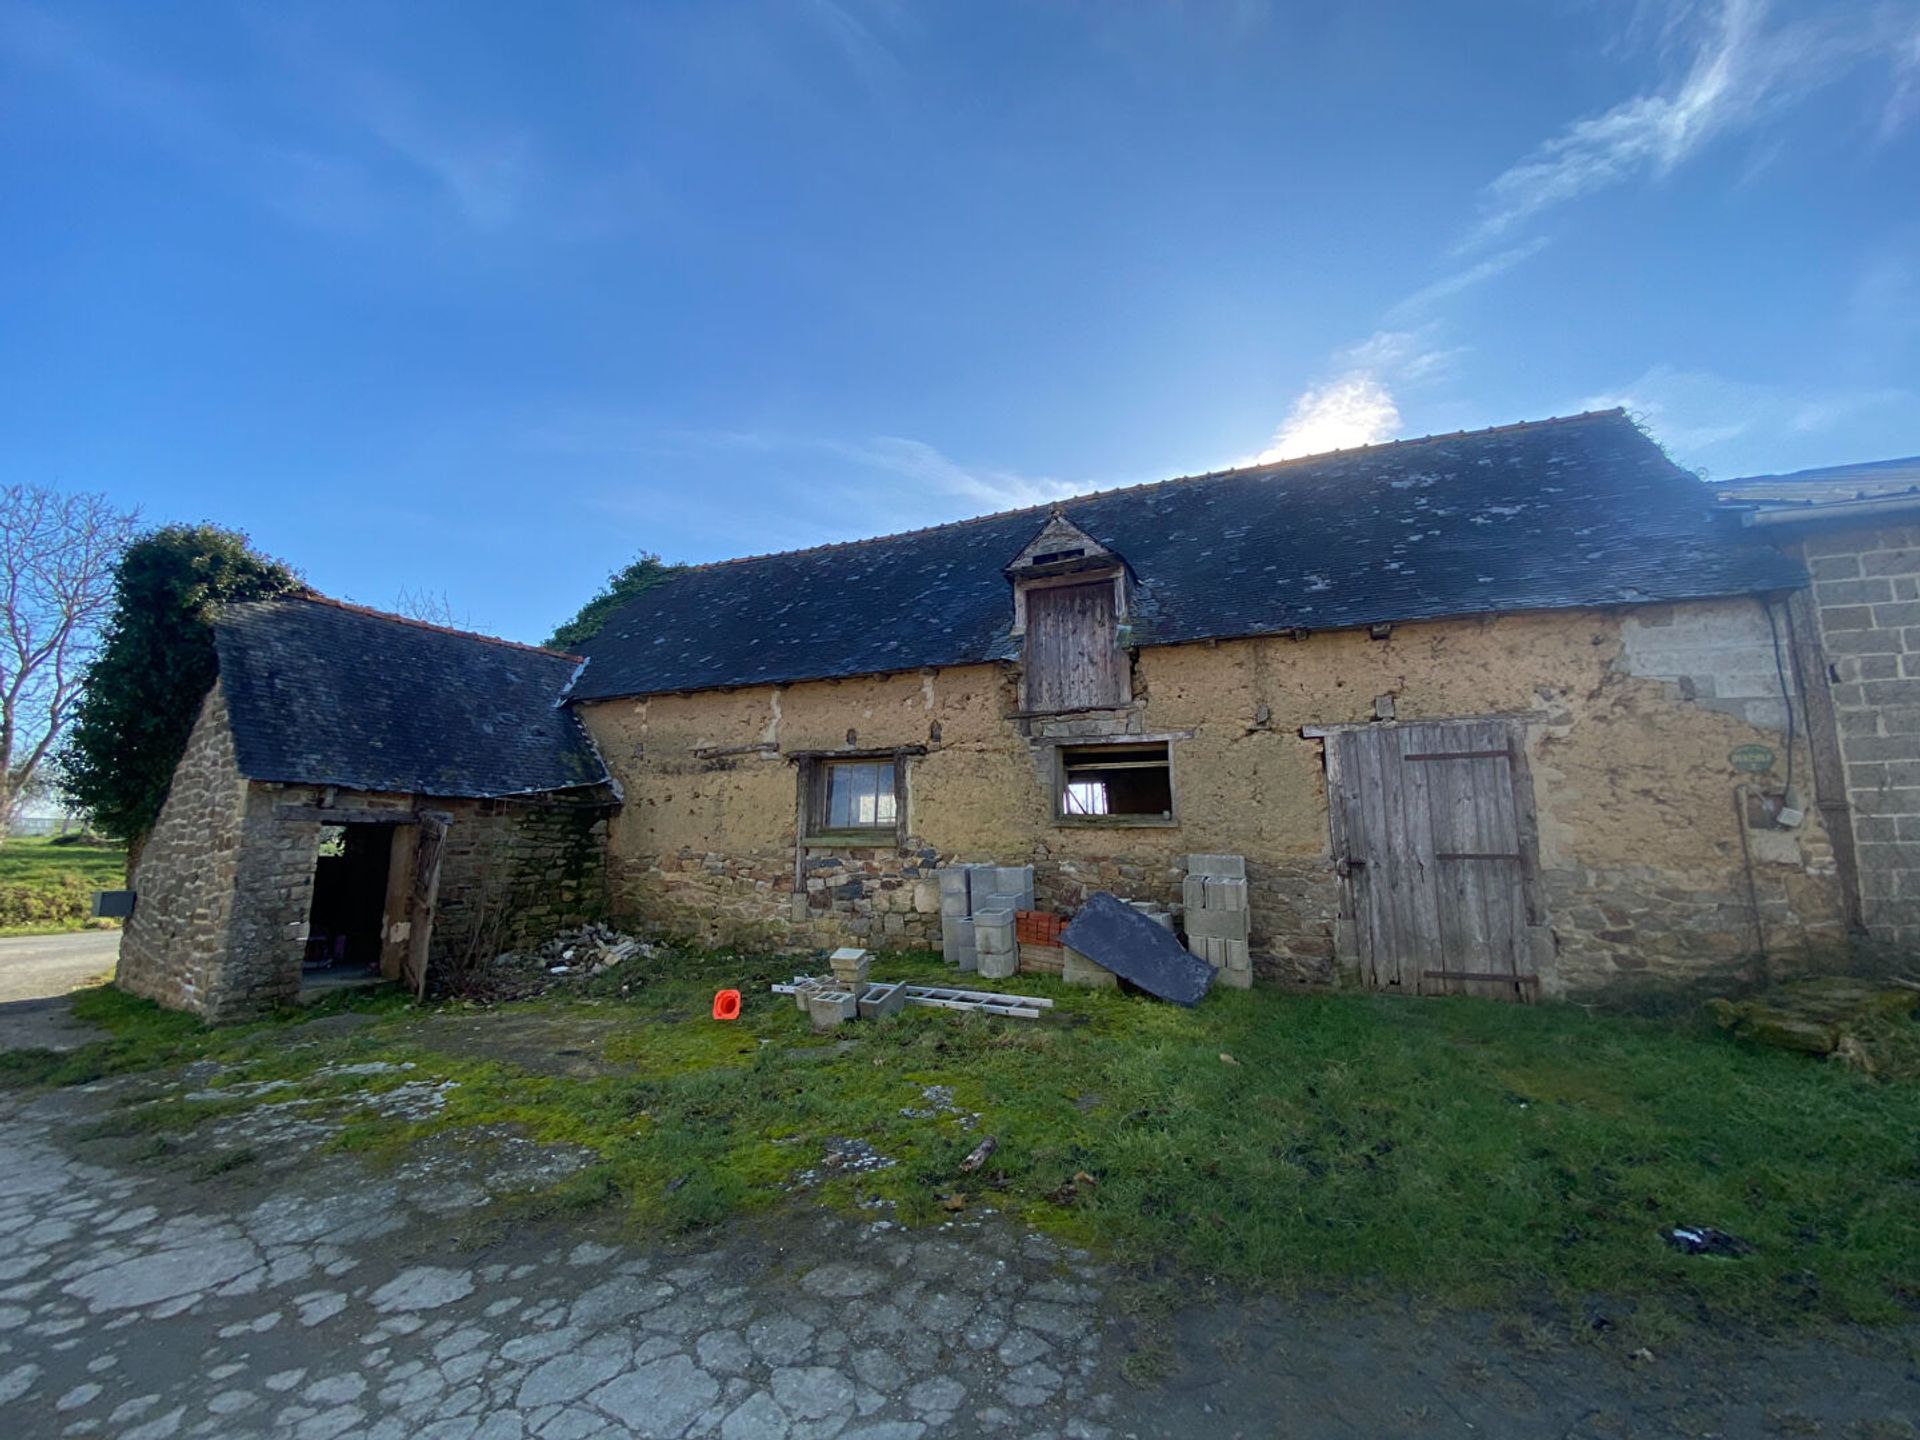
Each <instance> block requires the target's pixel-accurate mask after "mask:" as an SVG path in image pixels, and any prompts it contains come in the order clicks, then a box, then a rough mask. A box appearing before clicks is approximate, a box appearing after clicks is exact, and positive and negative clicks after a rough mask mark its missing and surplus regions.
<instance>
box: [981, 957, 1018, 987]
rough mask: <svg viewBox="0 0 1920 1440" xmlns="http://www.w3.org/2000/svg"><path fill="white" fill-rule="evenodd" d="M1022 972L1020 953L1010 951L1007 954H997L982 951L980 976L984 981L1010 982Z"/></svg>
mask: <svg viewBox="0 0 1920 1440" xmlns="http://www.w3.org/2000/svg"><path fill="white" fill-rule="evenodd" d="M1019 970H1020V952H1019V951H1017V950H1009V951H1007V952H1006V953H1005V954H995V953H993V952H991V951H987V950H982V951H981V952H980V957H979V974H980V978H981V979H982V980H1009V979H1011V978H1012V977H1013V976H1014V975H1016V974H1018V973H1019Z"/></svg>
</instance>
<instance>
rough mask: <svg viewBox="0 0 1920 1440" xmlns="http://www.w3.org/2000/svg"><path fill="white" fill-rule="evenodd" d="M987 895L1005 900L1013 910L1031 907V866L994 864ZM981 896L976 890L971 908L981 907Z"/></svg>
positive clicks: (976, 909) (978, 908) (977, 908)
mask: <svg viewBox="0 0 1920 1440" xmlns="http://www.w3.org/2000/svg"><path fill="white" fill-rule="evenodd" d="M987 883H988V889H987V895H988V896H990V897H992V898H993V899H995V900H1007V901H1010V902H1011V903H1012V907H1013V908H1014V909H1015V910H1031V909H1033V867H1032V866H1031V865H996V866H994V867H993V873H992V876H991V878H990V879H989V880H988V882H987ZM983 898H984V897H982V896H981V895H980V894H979V893H978V892H977V891H976V893H975V895H974V899H973V908H974V910H975V911H976V912H977V911H979V910H981V909H983V908H985V907H984V906H983V905H982V903H981V902H982V899H983Z"/></svg>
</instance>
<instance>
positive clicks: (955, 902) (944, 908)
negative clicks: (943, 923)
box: [940, 885, 972, 919]
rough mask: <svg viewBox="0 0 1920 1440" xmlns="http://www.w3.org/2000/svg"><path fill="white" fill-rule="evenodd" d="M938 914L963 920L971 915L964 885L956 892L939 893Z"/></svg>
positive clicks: (943, 891)
mask: <svg viewBox="0 0 1920 1440" xmlns="http://www.w3.org/2000/svg"><path fill="white" fill-rule="evenodd" d="M940 913H941V914H942V915H953V916H957V917H959V918H961V919H965V918H966V916H968V915H969V914H971V913H972V911H971V910H970V908H969V906H968V902H967V891H966V887H965V886H964V885H963V886H962V887H961V888H960V889H959V890H957V891H954V890H942V891H941V892H940Z"/></svg>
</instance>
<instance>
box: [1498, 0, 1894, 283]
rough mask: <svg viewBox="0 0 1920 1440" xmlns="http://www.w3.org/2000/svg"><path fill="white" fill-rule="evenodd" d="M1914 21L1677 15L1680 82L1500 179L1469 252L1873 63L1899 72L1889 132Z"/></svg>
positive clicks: (1600, 118)
mask: <svg viewBox="0 0 1920 1440" xmlns="http://www.w3.org/2000/svg"><path fill="white" fill-rule="evenodd" d="M1915 23H1916V22H1915V17H1914V14H1913V12H1912V10H1911V9H1910V8H1907V7H1904V6H1902V7H1899V8H1893V7H1886V6H1877V7H1876V6H1866V5H1847V6H1842V7H1836V8H1835V9H1834V10H1833V11H1832V12H1830V13H1827V14H1821V15H1816V16H1812V17H1809V18H1805V19H1800V20H1795V21H1790V22H1786V23H1782V24H1779V25H1770V24H1769V23H1768V6H1767V4H1766V0H1720V3H1718V4H1717V5H1715V6H1713V7H1711V8H1708V7H1703V6H1698V5H1689V6H1683V7H1680V8H1679V9H1678V10H1676V11H1674V12H1673V14H1672V15H1671V16H1670V17H1669V19H1668V20H1667V22H1666V23H1665V25H1664V26H1663V29H1662V42H1663V48H1668V49H1672V48H1678V47H1682V46H1684V47H1686V48H1687V50H1688V58H1687V60H1686V63H1685V68H1684V71H1683V73H1681V74H1680V75H1679V77H1678V78H1677V80H1676V81H1675V82H1674V83H1673V84H1671V85H1669V86H1668V87H1666V88H1665V89H1663V90H1660V91H1656V92H1654V93H1651V94H1644V95H1636V96H1633V97H1632V98H1630V99H1627V100H1623V101H1621V102H1620V103H1619V104H1617V105H1615V106H1614V107H1613V108H1611V109H1609V110H1606V111H1604V112H1602V113H1601V114H1598V115H1592V116H1588V117H1586V118H1585V119H1581V120H1578V121H1575V122H1574V123H1573V124H1571V125H1569V126H1568V127H1567V128H1566V129H1565V130H1563V131H1561V133H1560V134H1558V135H1556V136H1554V137H1553V138H1551V139H1549V140H1547V141H1546V142H1545V143H1543V144H1541V145H1539V146H1538V147H1536V148H1535V149H1534V150H1533V152H1532V153H1531V154H1529V155H1527V156H1525V157H1524V158H1523V159H1521V160H1520V161H1519V162H1518V163H1516V164H1514V165H1513V166H1511V167H1509V168H1508V169H1507V170H1506V171H1504V172H1503V173H1501V174H1500V175H1499V176H1497V177H1496V178H1495V179H1494V180H1493V181H1492V182H1491V183H1490V184H1489V185H1488V186H1487V187H1486V190H1485V192H1484V194H1483V196H1482V206H1481V217H1480V221H1479V223H1478V225H1476V226H1475V227H1474V229H1473V231H1472V233H1471V234H1470V235H1469V236H1468V239H1467V241H1466V245H1467V246H1468V247H1471V246H1475V245H1479V244H1484V243H1486V242H1488V241H1490V240H1493V239H1495V238H1496V237H1498V236H1501V235H1503V234H1506V233H1507V232H1509V231H1511V230H1512V229H1514V228H1515V227H1516V226H1518V225H1521V224H1523V223H1524V222H1526V221H1528V220H1531V219H1533V218H1535V217H1536V216H1538V215H1540V214H1541V213H1543V212H1545V211H1547V210H1549V209H1552V208H1553V207H1555V206H1557V205H1561V204H1564V203H1566V202H1568V201H1571V200H1575V199H1578V198H1579V197H1581V196H1584V195H1590V194H1593V193H1594V192H1596V191H1600V190H1604V189H1607V188H1610V187H1612V186H1615V185H1619V184H1623V183H1625V182H1627V181H1630V180H1638V179H1645V178H1653V179H1659V178H1662V177H1664V176H1666V175H1669V174H1671V173H1672V172H1673V171H1674V170H1676V169H1677V168H1678V167H1679V166H1681V165H1682V164H1684V163H1685V162H1686V161H1687V160H1689V159H1691V158H1693V157H1694V156H1695V155H1696V154H1698V153H1699V152H1700V151H1701V150H1703V149H1704V148H1705V147H1706V146H1707V145H1709V144H1710V143H1711V142H1713V141H1714V140H1716V139H1719V138H1721V137H1723V136H1726V135H1729V134H1733V133H1736V132H1740V131H1746V130H1751V129H1754V128H1755V127H1758V126H1759V125H1761V124H1762V123H1764V122H1766V121H1769V120H1771V119H1773V118H1774V117H1776V116H1778V115H1779V114H1780V113H1782V112H1783V111H1785V110H1786V109H1788V108H1790V107H1791V106H1792V105H1793V104H1795V103H1797V102H1798V101H1800V100H1802V99H1804V98H1805V97H1806V96H1808V95H1809V94H1811V93H1813V92H1814V91H1816V90H1820V89H1823V88H1824V87H1826V86H1827V85H1830V84H1832V83H1834V82H1835V81H1837V80H1839V79H1841V78H1842V77H1843V76H1847V75H1850V74H1852V73H1854V72H1855V71H1856V70H1857V69H1858V67H1859V66H1860V65H1861V63H1862V62H1864V61H1868V60H1878V59H1885V60H1887V61H1888V62H1889V63H1890V66H1891V70H1892V73H1893V76H1894V87H1893V94H1892V96H1891V97H1890V98H1889V100H1888V102H1887V104H1886V105H1885V107H1884V108H1883V110H1882V118H1881V129H1882V131H1883V132H1884V133H1891V130H1893V129H1897V128H1899V127H1900V126H1901V125H1904V124H1905V123H1906V121H1907V119H1908V118H1909V111H1910V109H1911V108H1912V105H1913V101H1912V100H1911V99H1910V96H1911V94H1912V89H1911V87H1912V86H1913V85H1914V84H1915V83H1916V82H1915V80H1914V79H1913V76H1914V74H1915V71H1916V70H1917V69H1920V52H1917V51H1915V50H1914V49H1913V48H1912V47H1914V45H1915V44H1916V39H1915V34H1914V28H1915Z"/></svg>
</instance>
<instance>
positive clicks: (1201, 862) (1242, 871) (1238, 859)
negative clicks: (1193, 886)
mask: <svg viewBox="0 0 1920 1440" xmlns="http://www.w3.org/2000/svg"><path fill="white" fill-rule="evenodd" d="M1187 873H1188V874H1189V875H1218V876H1222V877H1225V878H1227V879H1232V880H1244V879H1246V878H1247V857H1246V856H1244V855H1189V856H1187Z"/></svg>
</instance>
